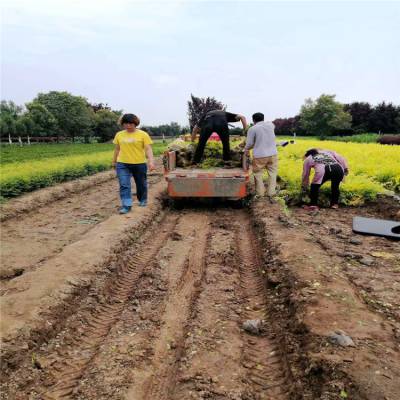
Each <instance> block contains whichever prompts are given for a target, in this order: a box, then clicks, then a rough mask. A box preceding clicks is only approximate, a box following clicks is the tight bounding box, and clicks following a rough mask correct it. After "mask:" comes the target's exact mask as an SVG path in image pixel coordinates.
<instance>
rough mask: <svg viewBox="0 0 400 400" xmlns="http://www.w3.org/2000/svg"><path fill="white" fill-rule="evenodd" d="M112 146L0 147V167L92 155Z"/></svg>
mask: <svg viewBox="0 0 400 400" xmlns="http://www.w3.org/2000/svg"><path fill="white" fill-rule="evenodd" d="M113 149H114V145H113V144H100V143H93V144H33V145H32V146H23V147H19V146H8V145H2V146H1V147H0V154H1V158H0V160H1V161H0V165H5V164H9V163H20V162H24V161H34V160H44V159H47V158H55V157H64V156H65V157H66V156H72V155H78V154H92V153H99V152H103V151H110V152H111V151H112V150H113Z"/></svg>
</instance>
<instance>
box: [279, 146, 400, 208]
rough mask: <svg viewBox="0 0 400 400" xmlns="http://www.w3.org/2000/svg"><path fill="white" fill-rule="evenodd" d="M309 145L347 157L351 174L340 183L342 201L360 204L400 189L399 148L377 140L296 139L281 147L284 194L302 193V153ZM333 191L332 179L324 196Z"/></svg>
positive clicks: (291, 196)
mask: <svg viewBox="0 0 400 400" xmlns="http://www.w3.org/2000/svg"><path fill="white" fill-rule="evenodd" d="M310 148H321V149H326V150H333V151H336V152H337V153H339V154H341V155H342V156H343V157H345V158H346V159H347V161H348V163H349V170H350V174H349V175H348V176H347V177H346V179H345V182H344V183H343V184H342V185H341V199H342V202H343V203H345V204H349V205H360V204H363V203H364V201H366V200H373V199H375V198H376V196H377V195H378V194H379V193H385V192H387V190H391V191H399V190H400V148H399V147H397V146H383V145H380V144H375V143H366V144H364V143H343V142H334V141H319V140H297V141H296V143H295V144H291V145H288V146H286V147H283V148H279V177H280V179H281V186H282V191H281V193H282V195H284V196H286V197H288V198H289V199H299V198H300V196H301V174H302V168H303V155H304V153H305V152H306V151H307V150H308V149H310ZM329 192H330V185H329V182H328V183H326V184H325V185H323V186H322V187H321V193H322V196H321V197H322V199H324V197H326V196H324V195H327V194H328V193H329Z"/></svg>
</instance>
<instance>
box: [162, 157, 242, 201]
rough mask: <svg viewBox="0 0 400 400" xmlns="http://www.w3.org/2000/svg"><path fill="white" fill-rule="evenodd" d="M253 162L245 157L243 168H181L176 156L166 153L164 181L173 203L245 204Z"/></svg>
mask: <svg viewBox="0 0 400 400" xmlns="http://www.w3.org/2000/svg"><path fill="white" fill-rule="evenodd" d="M249 164H250V162H249V158H248V157H247V156H246V155H244V154H243V157H242V167H241V168H211V169H200V168H177V167H176V152H175V151H174V150H167V151H166V152H165V153H164V177H165V179H166V181H167V184H168V186H167V193H168V196H169V197H170V198H171V199H175V200H177V199H183V198H188V197H192V198H225V199H228V200H242V199H244V198H245V197H246V196H247V195H248V187H247V186H248V185H247V184H248V182H249Z"/></svg>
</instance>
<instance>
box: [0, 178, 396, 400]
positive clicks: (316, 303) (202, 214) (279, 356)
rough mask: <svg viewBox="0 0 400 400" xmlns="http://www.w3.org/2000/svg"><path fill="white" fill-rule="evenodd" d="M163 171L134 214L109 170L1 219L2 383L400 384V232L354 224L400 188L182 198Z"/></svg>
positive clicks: (216, 395) (377, 392)
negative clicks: (357, 197) (286, 206)
mask: <svg viewBox="0 0 400 400" xmlns="http://www.w3.org/2000/svg"><path fill="white" fill-rule="evenodd" d="M150 179H151V183H152V185H151V187H150V191H153V193H152V197H151V204H150V205H149V207H148V208H147V209H141V210H139V209H136V210H135V212H134V213H133V214H132V215H131V216H130V217H125V216H118V215H116V211H117V208H118V194H117V190H116V189H117V187H116V182H115V181H114V180H112V179H104V180H103V181H96V183H95V186H90V185H88V187H86V188H83V189H82V188H80V189H79V190H77V191H76V193H74V192H73V191H72V192H70V191H69V192H68V196H67V197H65V198H62V197H63V196H60V197H59V198H58V199H54V200H53V201H52V202H50V203H49V202H47V203H46V205H43V206H42V207H40V208H38V209H32V210H31V211H30V210H29V209H28V210H25V211H24V212H20V213H16V215H15V216H13V215H12V213H11V214H10V215H11V216H10V217H8V219H6V220H5V221H3V223H2V273H1V278H2V282H1V285H2V286H1V297H2V314H3V315H4V316H5V317H6V321H3V324H2V328H1V329H2V337H3V346H2V383H1V392H0V393H1V394H0V398H1V399H32V400H33V399H61V398H65V399H82V400H83V399H110V400H114V399H115V400H116V399H133V400H144V399H155V400H157V399H160V400H161V399H165V400H167V399H179V400H181V399H182V400H183V399H231V400H235V399H237V400H239V399H241V400H245V399H247V400H251V399H254V400H256V399H277V400H279V399H288V400H291V399H325V400H326V399H345V398H347V399H369V400H384V399H386V400H395V399H398V398H400V379H399V377H400V357H399V353H400V295H399V294H400V287H399V286H400V258H399V254H400V247H399V246H400V245H399V242H394V241H391V240H388V239H384V238H377V237H368V236H355V235H354V234H352V232H351V221H352V217H353V216H355V215H362V216H376V217H380V218H391V219H397V220H399V219H400V218H399V215H398V210H399V205H398V204H396V203H394V202H393V200H385V201H381V202H380V203H379V204H372V205H368V206H366V207H362V208H357V209H355V208H345V209H341V210H329V209H322V210H321V211H319V212H317V213H311V214H310V213H307V212H305V211H303V210H302V209H298V208H292V209H290V210H288V211H287V210H286V211H285V210H282V209H281V208H280V207H279V206H278V205H270V204H267V203H266V202H263V201H259V202H256V203H253V204H251V206H250V207H249V208H244V209H235V208H231V207H230V206H229V205H224V204H222V205H219V206H217V207H216V206H208V207H206V206H200V205H198V206H196V207H194V206H193V205H190V204H186V205H185V207H184V208H183V209H181V210H176V209H170V208H166V207H162V206H161V202H162V200H161V198H162V191H163V189H164V187H165V185H164V182H162V177H161V176H160V175H155V176H153V177H151V178H150ZM155 192H159V193H155ZM47 197H48V198H51V196H50V197H49V196H47ZM28 203H29V201H28ZM29 204H31V203H29ZM17 206H18V207H21V206H20V204H19V205H17ZM17 206H16V207H17ZM10 209H12V204H11V205H9V206H8V212H9V210H10ZM137 221H140V224H139V223H137V224H135V222H137ZM110 229H114V230H115V237H116V242H118V240H119V242H120V243H119V245H118V244H116V243H114V242H113V243H111V241H110V240H108V239H107V237H106V235H107V233H108V232H109V231H110ZM113 232H114V231H113ZM104 237H106V238H105V239H104ZM101 240H105V244H107V245H108V244H109V247H107V246H106V245H104V246H105V247H106V250H107V251H104V254H100V252H98V251H97V253H99V254H97V255H98V260H97V261H96V262H93V265H92V264H91V263H90V258H88V255H89V256H90V248H89V249H87V246H89V247H90V244H93V246H94V244H95V243H97V242H99V243H102V242H101ZM71 249H72V250H73V249H75V250H74V251H70V250H71ZM82 249H86V251H85V254H84V253H83V251H82ZM86 253H87V254H86ZM108 253H109V254H108ZM93 258H94V255H93ZM53 260H54V276H52V265H53V264H52V263H53ZM83 260H85V261H83ZM79 262H82V266H81V267H82V268H79ZM60 263H61V264H60ZM59 265H62V270H63V271H62V272H63V274H61V273H60V272H57V268H56V267H57V266H59ZM69 268H70V269H71V271H70V272H71V274H70V275H72V276H73V277H75V279H73V280H71V277H70V276H68V279H67V275H68V274H67V272H68V269H69ZM39 277H40V278H39ZM28 278H29V279H28ZM38 279H40V285H39V286H40V290H38V288H37V289H35V290H33V288H34V287H35V285H37V282H36V281H35V280H38ZM57 279H58V280H57ZM63 280H67V281H68V282H66V283H65V282H63ZM64 284H65V285H67V288H70V290H65V285H64ZM61 285H63V288H64V289H63V292H62V293H63V295H62V296H59V295H54V294H53V293H56V292H57V290H58V286H61ZM68 285H69V286H68ZM25 293H26V294H27V295H29V296H30V297H29V299H30V300H29V301H30V304H29V307H31V308H32V310H34V311H35V312H33V311H32V312H31V313H26V312H24V310H22V309H21V310H19V308H18V307H20V308H21V307H22V308H24V307H27V308H29V307H28V305H27V304H26V305H24V303H23V302H22V300H21V299H22V298H23V296H24V294H25ZM57 293H58V292H57ZM17 295H18V296H19V297H18V296H17ZM11 311H12V312H11ZM19 311H20V312H19ZM7 318H8V320H7ZM249 320H257V321H259V325H257V329H256V330H255V331H253V332H249V331H247V330H246V329H244V326H243V324H244V323H245V322H246V321H249ZM8 321H9V322H8ZM10 325H12V326H13V327H14V328H15V329H14V328H13V329H10ZM335 331H338V332H340V331H342V332H344V333H345V334H346V335H347V336H348V338H351V340H352V341H351V342H349V343H350V346H342V345H340V344H338V343H337V342H335V341H334V339H333V338H332V337H331V336H332V334H333V333H334V332H335ZM341 337H343V336H341Z"/></svg>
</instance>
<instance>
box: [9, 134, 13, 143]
mask: <svg viewBox="0 0 400 400" xmlns="http://www.w3.org/2000/svg"><path fill="white" fill-rule="evenodd" d="M8 144H12V139H11V135H10V134H8Z"/></svg>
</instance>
